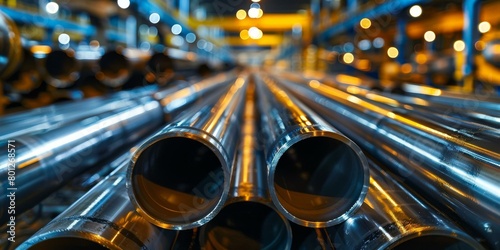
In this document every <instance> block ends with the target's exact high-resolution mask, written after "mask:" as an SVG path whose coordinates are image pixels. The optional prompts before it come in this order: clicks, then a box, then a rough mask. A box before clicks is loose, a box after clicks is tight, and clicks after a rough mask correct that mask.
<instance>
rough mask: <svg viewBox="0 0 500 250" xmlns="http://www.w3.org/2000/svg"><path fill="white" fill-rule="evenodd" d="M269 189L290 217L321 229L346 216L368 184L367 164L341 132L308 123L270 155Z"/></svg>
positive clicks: (283, 137)
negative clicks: (307, 125) (308, 124)
mask: <svg viewBox="0 0 500 250" xmlns="http://www.w3.org/2000/svg"><path fill="white" fill-rule="evenodd" d="M267 163H268V167H269V177H268V185H269V192H270V195H271V199H272V200H273V203H274V204H275V205H276V207H277V209H278V210H279V211H280V212H281V213H283V214H284V215H285V216H286V217H287V218H288V219H289V220H291V221H293V222H295V223H297V224H299V225H302V226H306V227H312V228H319V227H328V226H332V225H336V224H339V223H341V222H343V221H345V220H347V219H348V218H349V217H350V216H351V215H352V214H353V213H354V212H355V211H356V210H357V209H358V208H359V207H360V206H361V205H362V204H363V200H364V198H365V196H366V193H367V191H368V187H369V175H370V173H369V170H368V162H367V160H366V158H365V156H364V154H363V152H362V151H361V149H360V148H359V147H358V146H357V145H356V144H355V143H354V142H352V141H351V140H350V139H349V138H347V137H345V136H343V135H342V134H339V133H335V132H330V131H325V130H324V129H320V130H318V129H316V128H314V127H306V128H302V129H300V130H295V131H292V132H290V133H287V134H285V135H284V136H282V137H281V139H280V140H279V141H278V143H277V144H276V145H275V147H273V152H272V153H270V154H268V161H267Z"/></svg>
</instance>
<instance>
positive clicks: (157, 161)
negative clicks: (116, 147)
mask: <svg viewBox="0 0 500 250" xmlns="http://www.w3.org/2000/svg"><path fill="white" fill-rule="evenodd" d="M212 148H213V147H211V146H209V145H207V144H205V143H204V141H201V140H198V139H196V138H186V137H167V138H163V139H160V140H157V141H154V142H153V143H152V144H149V146H148V147H147V148H145V149H144V150H143V151H142V152H139V155H138V157H137V158H136V160H135V165H134V167H133V170H132V174H131V178H130V180H131V186H132V194H133V197H131V198H132V201H133V202H134V203H135V205H136V206H138V207H139V208H140V210H139V212H140V213H141V214H143V215H145V218H146V219H148V220H149V221H151V222H152V223H153V224H155V225H157V226H160V227H163V228H169V229H189V228H192V227H196V226H199V225H200V224H203V223H205V222H207V221H208V220H210V219H211V217H213V216H214V215H213V214H212V215H210V214H211V213H212V212H213V211H215V210H217V208H219V207H221V206H222V204H223V203H224V201H225V199H226V197H225V195H224V193H227V189H228V188H229V185H228V184H227V183H226V182H228V180H227V179H228V175H229V174H228V170H227V168H228V167H227V166H225V164H224V163H223V162H224V161H222V160H221V159H223V157H222V156H220V153H218V152H216V151H214V150H212ZM226 186H227V187H226ZM219 209H220V208H219Z"/></svg>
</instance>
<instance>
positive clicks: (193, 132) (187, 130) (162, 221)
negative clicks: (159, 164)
mask: <svg viewBox="0 0 500 250" xmlns="http://www.w3.org/2000/svg"><path fill="white" fill-rule="evenodd" d="M169 138H184V139H191V140H194V141H197V142H199V143H201V144H203V146H205V147H207V148H208V149H210V151H211V152H212V153H213V154H214V155H215V156H216V157H217V159H218V161H219V162H220V164H221V168H222V173H223V177H224V183H223V186H222V193H221V195H220V196H219V197H218V198H217V201H216V203H215V205H214V206H213V209H211V210H210V211H209V212H208V213H206V214H205V215H204V216H202V218H201V219H198V220H193V221H191V220H189V221H186V222H184V223H178V222H173V221H169V220H168V219H166V218H158V217H155V216H153V215H152V213H150V212H149V211H147V209H146V208H145V207H144V205H143V204H142V203H141V202H139V200H138V198H137V190H136V189H137V188H136V185H135V178H134V176H135V171H136V170H137V168H136V162H137V160H138V159H139V157H140V155H141V154H142V153H143V152H144V151H145V150H147V149H148V148H150V146H151V145H153V144H154V143H157V142H159V141H162V140H165V139H169ZM231 166H232V164H231V163H230V161H229V157H228V154H227V152H226V151H225V150H224V147H223V146H222V144H221V143H220V142H219V141H218V140H217V139H216V138H214V137H213V136H212V135H210V134H208V133H206V132H205V131H203V130H198V129H196V128H191V127H174V128H171V129H169V130H168V131H167V132H165V133H162V134H159V135H156V136H154V137H152V138H151V139H149V140H147V141H146V142H144V143H143V144H142V145H141V146H140V147H139V148H137V150H136V151H135V152H134V154H133V156H132V158H131V161H130V164H129V167H128V170H127V181H126V186H127V193H128V196H129V198H130V201H131V202H132V204H133V205H134V207H135V208H136V211H137V212H138V213H139V214H140V215H141V216H143V217H144V218H145V219H146V220H147V221H149V222H150V223H152V224H154V225H156V226H158V227H161V228H164V229H171V230H186V229H192V228H196V227H200V226H202V225H204V224H205V223H207V222H208V221H210V220H212V219H213V218H214V217H215V216H216V215H217V213H219V211H220V210H221V209H222V207H223V206H224V203H225V202H226V200H227V198H228V193H229V189H230V171H231Z"/></svg>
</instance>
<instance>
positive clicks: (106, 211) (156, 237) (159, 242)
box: [17, 154, 180, 250]
mask: <svg viewBox="0 0 500 250" xmlns="http://www.w3.org/2000/svg"><path fill="white" fill-rule="evenodd" d="M129 158H130V154H129V157H128V158H127V160H126V161H123V162H122V164H121V165H120V167H119V168H118V169H116V170H115V171H114V172H113V173H111V174H110V175H109V176H108V177H107V178H105V179H104V180H102V181H101V182H100V183H99V184H97V185H96V186H95V187H94V188H92V189H91V190H90V191H89V192H87V194H85V195H84V196H83V197H81V198H80V199H79V200H78V201H76V202H75V203H74V204H73V205H71V207H69V208H68V209H67V210H66V211H64V212H63V213H61V214H60V215H59V216H58V217H56V218H55V219H54V220H52V221H51V222H50V223H49V224H47V225H46V226H45V227H44V228H42V229H41V230H40V231H38V232H37V233H36V234H35V235H33V236H32V237H31V238H30V239H28V240H27V241H25V242H24V243H23V244H21V245H20V246H19V247H18V248H17V249H61V250H62V249H82V250H83V249H116V250H119V249H179V248H176V247H175V246H176V245H177V244H178V243H177V242H176V238H177V237H178V234H179V233H180V232H175V231H169V230H164V229H160V228H158V227H155V226H153V225H152V224H150V223H149V222H147V221H146V220H145V219H144V218H142V217H141V216H140V215H139V214H138V213H137V212H136V211H135V208H134V206H133V205H132V203H130V199H129V198H128V196H127V191H126V187H125V175H126V168H127V165H128V161H129Z"/></svg>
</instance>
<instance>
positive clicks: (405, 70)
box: [401, 63, 413, 74]
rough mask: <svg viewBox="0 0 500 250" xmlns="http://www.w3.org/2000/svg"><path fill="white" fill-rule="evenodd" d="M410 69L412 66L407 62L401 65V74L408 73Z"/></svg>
mask: <svg viewBox="0 0 500 250" xmlns="http://www.w3.org/2000/svg"><path fill="white" fill-rule="evenodd" d="M412 70H413V67H412V66H411V64H409V63H405V64H403V65H401V72H402V73H403V74H410V73H411V71H412Z"/></svg>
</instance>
